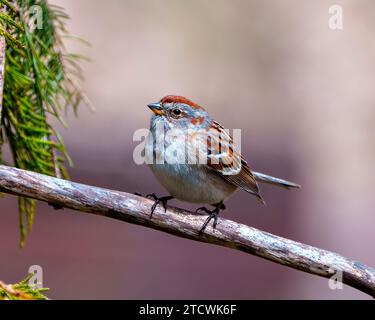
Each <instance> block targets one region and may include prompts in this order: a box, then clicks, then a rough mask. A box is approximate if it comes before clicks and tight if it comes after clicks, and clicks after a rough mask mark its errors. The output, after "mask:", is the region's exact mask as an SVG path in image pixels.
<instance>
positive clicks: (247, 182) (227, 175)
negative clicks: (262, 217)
mask: <svg viewBox="0 0 375 320" xmlns="http://www.w3.org/2000/svg"><path fill="white" fill-rule="evenodd" d="M199 140H201V141H200V143H204V144H205V145H206V146H207V147H206V149H207V168H208V169H209V170H212V171H214V172H215V173H216V174H218V175H220V176H221V177H222V178H223V179H225V180H227V181H228V182H230V183H232V184H233V185H235V186H237V187H240V188H242V189H243V190H245V191H247V192H249V193H251V194H253V195H255V196H256V197H257V198H258V199H259V200H260V201H261V202H262V203H264V201H263V199H262V197H261V195H260V193H259V188H258V184H257V182H256V179H255V177H254V175H253V174H252V173H251V170H250V168H249V166H248V164H247V162H246V161H245V159H243V157H242V156H241V154H240V153H239V152H238V151H237V148H236V146H234V145H233V139H232V137H231V136H230V134H229V133H228V132H227V131H226V130H225V129H224V128H223V127H222V126H221V125H220V124H219V123H217V122H215V121H214V122H212V124H211V128H210V130H207V136H205V135H203V134H199Z"/></svg>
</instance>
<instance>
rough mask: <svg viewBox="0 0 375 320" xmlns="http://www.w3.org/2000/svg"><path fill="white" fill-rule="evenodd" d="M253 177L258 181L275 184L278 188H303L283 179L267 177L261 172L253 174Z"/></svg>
mask: <svg viewBox="0 0 375 320" xmlns="http://www.w3.org/2000/svg"><path fill="white" fill-rule="evenodd" d="M252 174H253V176H254V177H255V179H256V180H257V181H260V182H264V183H269V184H273V185H275V186H278V187H283V188H286V189H292V188H301V186H300V185H299V184H297V183H294V182H290V181H286V180H283V179H279V178H275V177H271V176H269V175H266V174H264V173H260V172H252Z"/></svg>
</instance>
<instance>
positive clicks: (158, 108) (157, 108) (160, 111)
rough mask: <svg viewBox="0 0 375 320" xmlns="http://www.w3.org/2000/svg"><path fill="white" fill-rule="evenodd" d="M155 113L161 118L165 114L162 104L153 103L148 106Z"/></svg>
mask: <svg viewBox="0 0 375 320" xmlns="http://www.w3.org/2000/svg"><path fill="white" fill-rule="evenodd" d="M147 106H148V107H149V108H150V109H151V111H152V112H153V113H155V114H156V115H157V116H161V115H162V114H163V109H162V107H161V104H160V102H156V103H151V104H149V105H147Z"/></svg>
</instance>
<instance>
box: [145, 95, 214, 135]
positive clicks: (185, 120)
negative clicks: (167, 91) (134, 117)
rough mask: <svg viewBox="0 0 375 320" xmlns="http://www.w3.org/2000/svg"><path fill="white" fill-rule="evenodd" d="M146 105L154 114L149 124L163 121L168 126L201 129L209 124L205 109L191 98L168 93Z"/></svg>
mask: <svg viewBox="0 0 375 320" xmlns="http://www.w3.org/2000/svg"><path fill="white" fill-rule="evenodd" d="M148 107H149V108H150V109H151V110H152V112H153V113H154V115H153V116H152V118H151V125H155V124H156V123H163V124H164V126H166V127H168V128H171V129H172V128H176V129H202V128H206V127H207V126H209V123H210V117H209V115H208V113H207V111H206V110H204V109H203V108H202V107H200V106H199V105H198V104H196V103H194V102H192V101H191V100H189V99H187V98H184V97H181V96H173V95H169V96H166V97H164V98H163V99H161V100H160V101H159V102H156V103H151V104H149V105H148Z"/></svg>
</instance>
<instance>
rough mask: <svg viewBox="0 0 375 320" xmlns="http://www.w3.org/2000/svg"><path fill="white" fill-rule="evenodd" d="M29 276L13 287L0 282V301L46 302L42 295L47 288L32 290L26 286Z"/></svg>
mask: <svg viewBox="0 0 375 320" xmlns="http://www.w3.org/2000/svg"><path fill="white" fill-rule="evenodd" d="M32 276H33V275H32V274H30V275H29V276H28V277H27V278H26V279H25V280H23V281H21V282H20V283H17V284H13V285H5V284H4V283H3V282H1V281H0V300H48V298H47V297H46V296H45V295H43V292H45V291H47V290H48V289H47V288H41V289H37V288H36V289H34V288H32V287H30V285H29V284H28V282H29V279H30V278H31V277H32Z"/></svg>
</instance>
